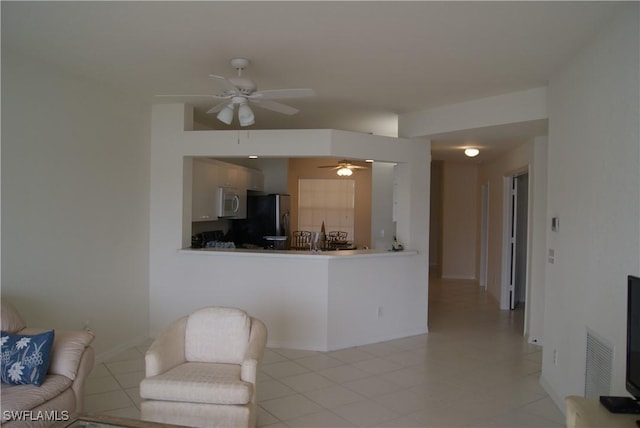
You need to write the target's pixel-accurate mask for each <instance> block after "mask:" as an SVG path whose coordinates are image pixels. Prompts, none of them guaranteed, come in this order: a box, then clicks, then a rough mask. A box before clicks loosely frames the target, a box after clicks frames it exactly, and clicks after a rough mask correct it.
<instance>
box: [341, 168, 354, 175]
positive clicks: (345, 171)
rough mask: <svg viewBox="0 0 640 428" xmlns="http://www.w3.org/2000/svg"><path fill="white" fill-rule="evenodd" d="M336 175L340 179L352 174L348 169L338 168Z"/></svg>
mask: <svg viewBox="0 0 640 428" xmlns="http://www.w3.org/2000/svg"><path fill="white" fill-rule="evenodd" d="M337 174H338V175H339V176H340V177H350V176H351V175H352V174H353V171H351V170H350V169H349V168H347V167H344V168H340V169H339V170H338V171H337Z"/></svg>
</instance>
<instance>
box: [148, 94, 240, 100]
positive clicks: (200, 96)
mask: <svg viewBox="0 0 640 428" xmlns="http://www.w3.org/2000/svg"><path fill="white" fill-rule="evenodd" d="M155 96H156V97H158V98H214V99H216V100H228V99H231V98H232V97H233V95H202V94H162V95H155Z"/></svg>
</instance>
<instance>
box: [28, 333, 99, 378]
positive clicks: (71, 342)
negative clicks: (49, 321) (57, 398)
mask: <svg viewBox="0 0 640 428" xmlns="http://www.w3.org/2000/svg"><path fill="white" fill-rule="evenodd" d="M44 331H46V329H42V328H25V329H23V330H21V331H20V334H38V333H42V332H44ZM92 341H93V333H91V332H89V331H86V330H58V329H56V330H55V333H54V339H53V348H52V349H51V362H50V363H49V373H51V374H57V375H62V376H66V377H68V378H69V379H71V380H75V378H76V376H77V375H78V368H79V366H80V360H81V359H82V355H83V353H84V351H85V349H86V348H87V347H88V346H89V344H91V342H92Z"/></svg>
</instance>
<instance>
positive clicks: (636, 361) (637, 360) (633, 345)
mask: <svg viewBox="0 0 640 428" xmlns="http://www.w3.org/2000/svg"><path fill="white" fill-rule="evenodd" d="M627 282H628V284H627V289H628V297H627V376H626V384H627V391H628V392H629V394H631V395H633V396H634V397H635V399H636V400H640V278H638V277H636V276H633V275H629V277H628V279H627Z"/></svg>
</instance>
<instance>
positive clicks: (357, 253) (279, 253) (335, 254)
mask: <svg viewBox="0 0 640 428" xmlns="http://www.w3.org/2000/svg"><path fill="white" fill-rule="evenodd" d="M178 252H179V253H181V254H202V253H205V254H211V255H213V256H218V255H233V256H242V255H247V256H256V255H258V254H259V255H261V256H266V257H309V256H312V257H321V258H350V257H388V256H406V255H416V254H418V252H417V251H415V250H402V251H391V250H380V249H367V250H337V251H317V252H314V251H304V250H269V249H249V248H182V249H180V250H178Z"/></svg>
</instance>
